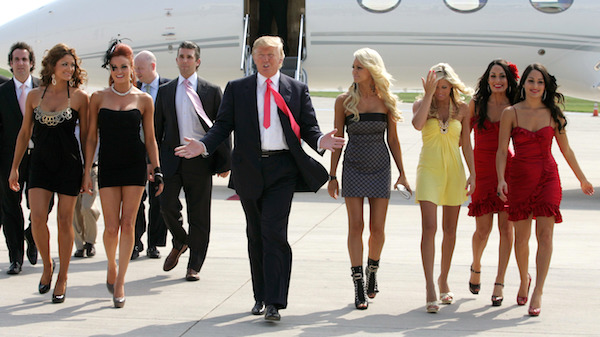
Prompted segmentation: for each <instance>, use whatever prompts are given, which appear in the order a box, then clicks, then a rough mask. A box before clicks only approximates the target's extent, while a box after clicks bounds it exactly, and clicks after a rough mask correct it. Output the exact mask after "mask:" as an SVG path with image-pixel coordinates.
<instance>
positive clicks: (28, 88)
mask: <svg viewBox="0 0 600 337" xmlns="http://www.w3.org/2000/svg"><path fill="white" fill-rule="evenodd" d="M13 81H14V82H15V91H16V93H17V102H18V101H19V97H21V85H23V83H21V82H19V80H17V78H16V77H13ZM24 83H25V88H23V90H25V97H27V95H29V92H30V91H31V89H33V79H32V78H31V75H29V77H27V79H26V80H25V82H24ZM19 111H20V110H19ZM22 112H23V115H24V114H25V111H22ZM34 118H35V117H34ZM27 147H28V148H30V149H33V140H31V139H30V140H29V143H28V145H27Z"/></svg>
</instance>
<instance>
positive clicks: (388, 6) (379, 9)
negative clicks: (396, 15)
mask: <svg viewBox="0 0 600 337" xmlns="http://www.w3.org/2000/svg"><path fill="white" fill-rule="evenodd" d="M357 1H358V4H359V5H360V7H362V8H364V9H366V10H368V11H369V12H373V13H385V12H389V11H391V10H393V9H394V8H396V7H398V5H399V4H400V0H357Z"/></svg>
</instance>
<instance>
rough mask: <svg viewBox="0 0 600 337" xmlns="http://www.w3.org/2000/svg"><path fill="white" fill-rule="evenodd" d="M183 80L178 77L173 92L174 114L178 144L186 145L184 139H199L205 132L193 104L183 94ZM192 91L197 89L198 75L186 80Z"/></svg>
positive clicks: (185, 94) (184, 93)
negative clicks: (175, 116)
mask: <svg viewBox="0 0 600 337" xmlns="http://www.w3.org/2000/svg"><path fill="white" fill-rule="evenodd" d="M184 80H185V78H184V77H183V76H181V75H179V79H178V81H177V89H176V90H175V112H176V113H177V125H178V127H179V141H180V144H187V142H186V141H185V140H184V139H183V138H184V137H188V138H194V139H201V138H202V137H204V135H205V134H206V130H204V128H203V127H202V123H200V117H199V116H198V113H197V112H196V109H195V108H194V104H192V101H191V100H190V98H189V97H188V95H187V93H186V92H185V87H184V86H185V84H183V81H184ZM187 80H188V81H190V85H191V86H192V88H194V91H195V90H196V88H197V87H198V75H197V74H196V73H194V74H192V76H190V77H189V78H188V79H187Z"/></svg>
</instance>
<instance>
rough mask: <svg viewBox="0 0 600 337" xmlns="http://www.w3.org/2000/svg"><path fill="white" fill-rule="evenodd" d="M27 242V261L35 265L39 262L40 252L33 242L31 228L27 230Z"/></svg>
mask: <svg viewBox="0 0 600 337" xmlns="http://www.w3.org/2000/svg"><path fill="white" fill-rule="evenodd" d="M25 241H26V242H27V252H26V253H27V260H29V263H31V264H32V265H35V264H36V263H37V260H38V251H37V247H36V246H35V241H33V235H32V234H31V228H28V229H26V230H25Z"/></svg>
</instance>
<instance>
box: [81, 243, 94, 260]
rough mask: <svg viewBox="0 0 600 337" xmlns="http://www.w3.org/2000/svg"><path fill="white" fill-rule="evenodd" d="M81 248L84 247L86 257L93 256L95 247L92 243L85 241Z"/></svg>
mask: <svg viewBox="0 0 600 337" xmlns="http://www.w3.org/2000/svg"><path fill="white" fill-rule="evenodd" d="M83 249H85V255H87V257H93V256H95V255H96V247H94V244H93V243H87V242H86V244H85V245H83Z"/></svg>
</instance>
